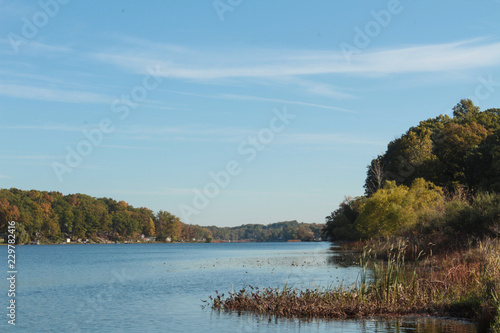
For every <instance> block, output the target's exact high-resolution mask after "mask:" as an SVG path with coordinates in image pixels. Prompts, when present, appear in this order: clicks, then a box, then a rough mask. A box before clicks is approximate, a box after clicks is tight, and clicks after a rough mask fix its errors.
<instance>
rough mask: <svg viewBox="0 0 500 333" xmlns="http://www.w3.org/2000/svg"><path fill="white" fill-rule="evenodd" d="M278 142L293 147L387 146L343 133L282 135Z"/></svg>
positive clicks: (383, 142)
mask: <svg viewBox="0 0 500 333" xmlns="http://www.w3.org/2000/svg"><path fill="white" fill-rule="evenodd" d="M278 142H280V143H282V144H293V145H301V144H303V145H363V146H366V145H368V146H385V145H387V142H385V141H382V140H380V141H378V140H373V139H372V138H364V137H363V136H359V135H356V134H345V133H296V134H286V133H284V134H281V135H280V138H279V141H278Z"/></svg>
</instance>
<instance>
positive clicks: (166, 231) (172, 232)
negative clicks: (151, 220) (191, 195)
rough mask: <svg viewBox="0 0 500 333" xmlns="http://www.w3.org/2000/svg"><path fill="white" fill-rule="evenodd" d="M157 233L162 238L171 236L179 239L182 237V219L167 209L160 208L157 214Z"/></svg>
mask: <svg viewBox="0 0 500 333" xmlns="http://www.w3.org/2000/svg"><path fill="white" fill-rule="evenodd" d="M155 228H156V235H157V237H159V238H161V239H166V238H170V239H171V240H172V241H177V239H179V238H180V237H181V220H180V219H179V218H178V217H177V216H175V215H173V214H171V213H169V212H166V211H163V210H160V211H159V212H158V214H157V215H156V223H155Z"/></svg>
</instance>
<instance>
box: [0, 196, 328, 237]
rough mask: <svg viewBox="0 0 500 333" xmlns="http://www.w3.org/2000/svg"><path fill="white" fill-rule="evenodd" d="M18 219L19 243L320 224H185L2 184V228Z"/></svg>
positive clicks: (285, 233) (292, 229) (295, 233)
mask: <svg viewBox="0 0 500 333" xmlns="http://www.w3.org/2000/svg"><path fill="white" fill-rule="evenodd" d="M8 221H16V222H17V223H16V237H17V243H18V244H24V243H29V242H32V241H42V242H48V243H57V242H61V241H65V240H66V239H68V238H69V239H71V240H72V241H78V240H79V239H80V240H89V241H91V242H105V241H111V242H112V241H126V240H140V239H146V240H156V241H160V242H163V241H172V242H193V241H197V242H200V241H206V242H211V241H213V240H227V241H228V240H232V241H233V240H253V241H286V240H289V239H301V240H303V241H310V240H315V239H319V237H320V233H321V229H322V227H323V225H319V224H306V223H298V222H297V221H291V222H280V223H275V224H271V225H267V226H264V225H258V224H251V225H243V226H240V227H234V228H220V227H215V226H211V227H201V226H198V225H191V224H185V223H183V222H182V221H181V220H180V219H179V218H178V217H176V216H175V215H173V214H171V213H169V212H167V211H159V212H158V213H156V214H155V213H154V212H153V211H152V210H151V209H148V208H144V207H141V208H135V207H133V206H131V205H129V204H128V203H126V202H125V201H116V200H114V199H111V198H94V197H91V196H89V195H85V194H69V195H63V194H62V193H60V192H46V191H37V190H30V191H23V190H19V189H16V188H11V189H0V231H1V232H3V233H5V232H6V231H7V222H8Z"/></svg>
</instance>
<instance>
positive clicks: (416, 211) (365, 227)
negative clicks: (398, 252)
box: [356, 178, 444, 238]
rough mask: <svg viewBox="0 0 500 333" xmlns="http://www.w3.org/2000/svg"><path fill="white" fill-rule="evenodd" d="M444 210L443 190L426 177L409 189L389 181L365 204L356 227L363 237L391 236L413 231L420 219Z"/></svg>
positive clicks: (415, 182)
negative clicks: (426, 179)
mask: <svg viewBox="0 0 500 333" xmlns="http://www.w3.org/2000/svg"><path fill="white" fill-rule="evenodd" d="M443 207H444V196H443V191H442V189H441V188H440V187H438V186H435V185H434V184H433V183H431V182H428V181H425V180H424V179H423V178H417V179H415V180H414V181H413V182H412V184H411V186H410V187H407V186H404V185H399V186H398V185H396V182H395V181H387V182H386V183H385V185H384V187H383V188H382V189H380V190H378V191H377V192H375V193H374V194H373V195H372V196H371V197H370V198H368V199H366V200H365V201H364V203H363V205H362V206H361V207H360V210H359V212H360V213H359V217H358V218H357V220H356V226H357V229H358V230H359V232H360V233H361V235H362V237H364V238H370V237H378V236H382V237H388V236H391V235H396V234H398V233H401V232H402V231H405V230H409V229H411V228H412V227H414V226H415V225H416V224H417V221H418V217H419V216H421V215H423V214H428V213H429V212H432V211H438V210H442V209H443Z"/></svg>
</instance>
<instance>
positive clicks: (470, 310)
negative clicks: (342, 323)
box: [210, 239, 500, 332]
mask: <svg viewBox="0 0 500 333" xmlns="http://www.w3.org/2000/svg"><path fill="white" fill-rule="evenodd" d="M417 250H418V249H416V248H415V247H414V246H409V244H408V243H407V242H404V241H399V242H398V243H397V244H395V245H392V246H390V247H387V251H386V253H385V254H384V256H383V259H377V257H378V254H377V252H376V251H374V250H371V249H370V248H366V247H365V249H364V251H363V252H362V254H361V256H360V262H359V263H360V267H361V272H360V276H359V279H358V282H357V283H356V284H355V285H353V286H351V287H350V288H343V287H342V286H339V287H332V286H330V287H328V288H315V289H307V290H299V289H290V288H288V287H287V286H285V287H283V288H282V289H275V288H266V289H259V288H257V287H253V286H249V287H248V288H243V289H241V290H239V291H237V292H234V293H229V294H228V295H227V296H226V295H224V294H222V295H220V294H219V293H216V295H215V296H214V297H210V300H211V306H212V308H213V309H216V310H222V311H228V312H238V313H242V312H251V313H257V314H265V315H272V316H277V317H287V318H303V319H313V318H325V319H348V318H365V317H372V316H381V317H390V316H401V315H434V316H451V317H458V318H463V319H468V320H474V321H475V322H476V323H477V325H478V331H479V332H488V331H490V332H500V241H499V240H498V239H496V240H495V239H488V240H484V241H480V242H477V244H475V245H471V246H469V247H468V248H467V249H465V250H459V251H453V252H451V253H434V254H432V255H430V253H429V254H425V253H424V252H423V251H417ZM409 252H411V255H408V253H409ZM409 256H412V258H411V259H408V257H409ZM370 271H371V272H372V275H373V277H372V278H371V279H369V278H368V273H369V272H370Z"/></svg>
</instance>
